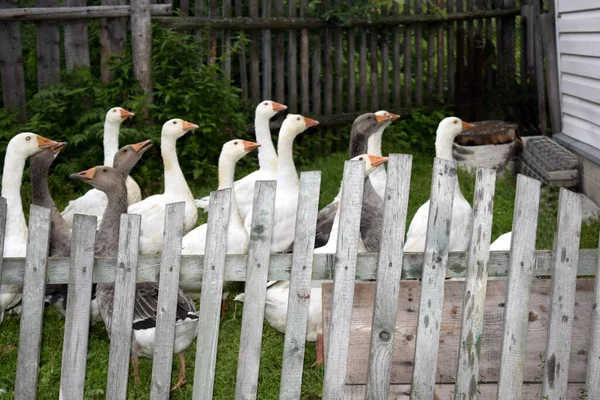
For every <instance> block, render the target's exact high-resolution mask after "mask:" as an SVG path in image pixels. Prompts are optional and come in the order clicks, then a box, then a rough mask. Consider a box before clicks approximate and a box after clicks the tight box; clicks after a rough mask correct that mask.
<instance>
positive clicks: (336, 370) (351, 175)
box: [323, 161, 365, 400]
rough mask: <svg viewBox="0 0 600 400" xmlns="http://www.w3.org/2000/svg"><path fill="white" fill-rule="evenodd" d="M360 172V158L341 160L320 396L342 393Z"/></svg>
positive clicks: (334, 396) (327, 398) (335, 396)
mask: <svg viewBox="0 0 600 400" xmlns="http://www.w3.org/2000/svg"><path fill="white" fill-rule="evenodd" d="M364 176H365V166H364V164H363V163H362V162H361V161H346V162H345V165H344V179H343V187H342V200H341V206H340V207H341V210H340V230H339V233H338V239H337V240H338V241H337V251H336V256H335V266H334V270H335V272H334V278H333V279H334V281H333V282H334V287H333V303H332V306H331V318H330V321H331V325H330V328H329V332H324V334H325V335H327V338H328V340H327V346H326V348H325V379H324V381H323V399H324V400H334V399H340V400H341V399H342V398H343V396H344V381H345V379H346V367H347V366H346V362H347V359H348V347H349V345H350V323H351V317H352V302H353V299H354V279H355V276H356V259H357V254H358V253H357V252H358V243H359V240H360V214H361V211H362V195H363V189H364V181H365V179H364Z"/></svg>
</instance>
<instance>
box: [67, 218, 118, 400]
mask: <svg viewBox="0 0 600 400" xmlns="http://www.w3.org/2000/svg"><path fill="white" fill-rule="evenodd" d="M96 226H97V223H96V217H94V216H90V215H81V214H75V218H74V219H73V236H72V239H71V243H72V244H71V262H70V266H69V289H68V292H67V296H68V299H69V301H68V302H67V316H66V318H65V333H64V339H63V353H62V363H61V365H62V367H61V375H60V399H61V400H63V399H64V400H71V399H73V400H76V399H77V400H78V399H83V390H84V388H85V365H86V362H87V345H88V332H89V329H90V301H91V295H92V276H93V274H94V246H95V243H96ZM113 265H114V264H113Z"/></svg>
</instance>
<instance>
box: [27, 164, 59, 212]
mask: <svg viewBox="0 0 600 400" xmlns="http://www.w3.org/2000/svg"><path fill="white" fill-rule="evenodd" d="M30 169H31V177H30V178H31V202H32V204H35V205H36V206H42V207H46V208H52V207H54V201H53V200H52V195H51V194H50V188H49V187H48V168H45V167H39V168H38V167H36V166H35V162H34V161H33V159H32V160H31V163H30Z"/></svg>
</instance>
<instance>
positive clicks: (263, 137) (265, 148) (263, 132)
mask: <svg viewBox="0 0 600 400" xmlns="http://www.w3.org/2000/svg"><path fill="white" fill-rule="evenodd" d="M254 129H255V131H256V141H257V142H258V144H260V147H259V148H258V165H259V167H260V169H261V170H266V171H272V172H275V171H276V170H277V153H276V152H275V146H273V139H272V138H271V129H270V128H269V120H268V119H267V118H265V117H261V116H257V117H256V118H255V119H254Z"/></svg>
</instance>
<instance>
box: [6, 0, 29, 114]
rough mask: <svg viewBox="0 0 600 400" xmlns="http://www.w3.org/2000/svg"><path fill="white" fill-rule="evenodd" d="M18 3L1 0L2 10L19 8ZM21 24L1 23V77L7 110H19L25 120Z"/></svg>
mask: <svg viewBox="0 0 600 400" xmlns="http://www.w3.org/2000/svg"><path fill="white" fill-rule="evenodd" d="M17 5H18V2H15V1H13V0H0V10H1V9H3V8H14V7H17ZM21 47H22V46H21V24H20V23H19V22H7V23H0V76H2V100H3V105H4V107H6V108H9V107H11V108H12V107H15V108H18V109H19V112H20V114H19V117H20V118H21V119H22V120H25V118H26V115H25V107H24V106H25V101H26V98H25V72H24V70H23V51H22V48H21Z"/></svg>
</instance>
